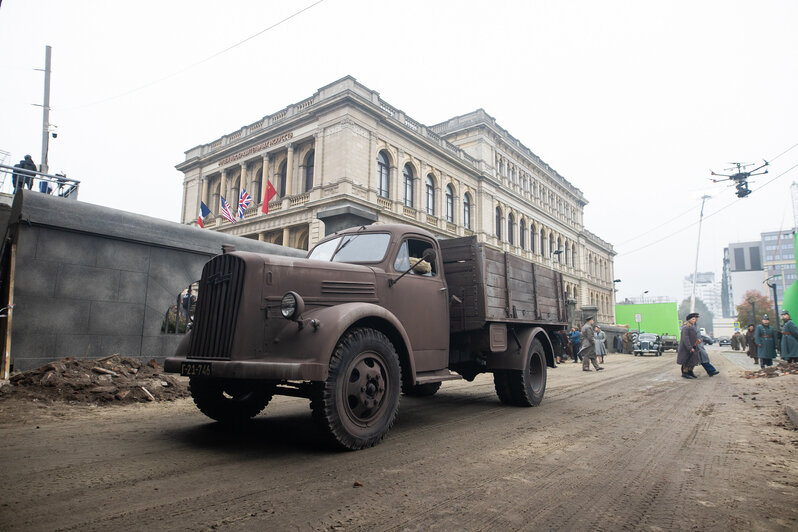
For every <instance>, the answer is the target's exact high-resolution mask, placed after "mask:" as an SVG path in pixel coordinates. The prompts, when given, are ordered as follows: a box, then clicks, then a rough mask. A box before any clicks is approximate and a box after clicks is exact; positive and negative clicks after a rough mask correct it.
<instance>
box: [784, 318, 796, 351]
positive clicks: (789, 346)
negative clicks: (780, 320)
mask: <svg viewBox="0 0 798 532" xmlns="http://www.w3.org/2000/svg"><path fill="white" fill-rule="evenodd" d="M781 358H783V359H788V358H798V326H796V325H795V323H793V321H792V320H787V321H786V322H785V323H784V327H782V329H781Z"/></svg>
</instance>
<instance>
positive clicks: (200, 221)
mask: <svg viewBox="0 0 798 532" xmlns="http://www.w3.org/2000/svg"><path fill="white" fill-rule="evenodd" d="M210 213H211V210H210V209H209V208H208V206H207V205H205V202H204V201H200V215H199V217H198V218H197V225H198V226H200V227H202V228H205V218H206V217H207V216H208V215H209V214H210Z"/></svg>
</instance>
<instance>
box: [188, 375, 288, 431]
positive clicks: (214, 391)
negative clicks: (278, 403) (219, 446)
mask: <svg viewBox="0 0 798 532" xmlns="http://www.w3.org/2000/svg"><path fill="white" fill-rule="evenodd" d="M189 391H190V392H191V397H193V398H194V404H195V405H197V408H199V409H200V411H201V412H202V413H203V414H205V415H206V416H208V417H209V418H211V419H215V420H216V421H221V422H223V423H241V422H244V421H247V420H248V419H250V418H253V417H255V416H257V415H258V414H259V413H260V412H261V411H262V410H263V409H264V408H266V405H267V404H269V401H271V399H272V395H273V394H272V393H270V391H269V390H268V388H266V389H264V385H263V384H262V383H257V382H248V381H236V380H222V379H202V378H198V377H192V378H191V380H190V382H189Z"/></svg>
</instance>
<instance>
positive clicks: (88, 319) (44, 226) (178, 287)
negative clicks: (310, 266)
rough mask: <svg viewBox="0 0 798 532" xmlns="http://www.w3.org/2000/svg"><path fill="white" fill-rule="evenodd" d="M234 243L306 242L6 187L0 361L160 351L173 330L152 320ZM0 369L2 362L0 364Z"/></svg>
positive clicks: (272, 248)
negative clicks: (264, 238)
mask: <svg viewBox="0 0 798 532" xmlns="http://www.w3.org/2000/svg"><path fill="white" fill-rule="evenodd" d="M223 244H228V245H233V246H235V247H236V249H238V250H243V251H253V252H260V253H268V254H278V255H287V256H295V257H304V256H305V254H306V252H305V251H302V250H295V249H291V248H285V247H282V246H277V245H274V244H268V243H265V242H259V241H257V240H252V239H248V238H241V237H236V236H231V235H226V234H222V233H218V232H215V231H210V230H204V229H199V228H196V227H190V226H186V225H182V224H178V223H173V222H167V221H164V220H159V219H157V218H151V217H148V216H142V215H138V214H133V213H129V212H125V211H120V210H116V209H110V208H107V207H101V206H98V205H92V204H89V203H83V202H80V201H74V200H69V199H64V198H59V197H55V196H48V195H45V194H40V193H38V192H33V191H28V190H24V191H21V192H18V193H17V194H16V196H15V197H14V200H13V204H12V206H11V211H10V215H9V219H8V224H7V229H6V232H5V240H4V243H3V246H2V256H1V257H0V273H1V275H0V282H2V285H0V301H3V302H5V303H3V304H2V305H0V306H6V305H9V304H13V305H14V308H13V310H11V311H10V312H9V311H4V312H0V314H3V315H6V316H5V317H0V336H2V345H3V352H2V355H3V357H4V360H3V361H4V362H5V367H6V368H13V369H18V370H25V369H29V368H32V367H37V366H40V365H42V364H44V363H46V362H48V361H52V360H56V359H59V358H62V357H65V356H74V357H88V358H99V357H103V356H106V355H110V354H114V353H119V354H121V355H124V356H135V357H141V358H144V359H149V358H155V359H156V360H159V361H160V360H162V359H163V358H164V357H165V356H169V355H171V354H172V353H173V352H174V350H175V348H176V346H177V343H178V342H179V341H180V339H181V338H182V335H180V334H164V333H162V332H161V325H162V323H163V319H164V316H165V313H166V311H167V310H168V309H169V307H170V306H172V305H174V304H175V302H176V298H177V295H178V294H179V293H180V292H181V291H182V290H184V289H185V288H186V287H187V286H188V285H189V284H191V283H192V282H193V281H196V280H198V279H199V277H200V274H201V272H202V266H203V265H204V264H205V262H207V261H208V259H209V258H211V257H212V256H214V255H217V254H219V253H221V250H222V245H223ZM0 369H2V368H0ZM0 376H2V375H0Z"/></svg>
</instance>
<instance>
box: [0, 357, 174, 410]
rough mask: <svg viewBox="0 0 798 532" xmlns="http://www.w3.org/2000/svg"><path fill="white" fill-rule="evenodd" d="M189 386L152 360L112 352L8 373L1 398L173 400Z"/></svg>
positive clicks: (108, 401) (102, 401) (106, 401)
mask: <svg viewBox="0 0 798 532" xmlns="http://www.w3.org/2000/svg"><path fill="white" fill-rule="evenodd" d="M188 395H189V393H188V386H187V384H186V383H185V382H182V381H180V380H178V379H176V378H175V377H174V376H172V375H165V374H163V373H160V372H159V368H158V364H157V362H156V361H155V359H153V360H150V361H149V362H148V363H147V364H144V363H142V362H141V360H139V359H137V358H127V357H122V356H120V355H111V356H109V357H105V358H100V359H76V358H73V357H67V358H63V359H61V360H58V361H56V362H50V363H49V364H45V365H44V366H42V367H40V368H37V369H32V370H28V371H24V372H22V373H17V374H15V375H12V376H11V379H10V381H9V384H8V385H6V386H3V387H2V388H0V398H2V397H10V396H14V397H22V398H25V397H27V398H30V399H38V400H44V401H64V402H69V403H93V404H111V403H116V404H121V403H125V404H127V403H139V402H146V401H173V400H175V399H179V398H181V397H188Z"/></svg>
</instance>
